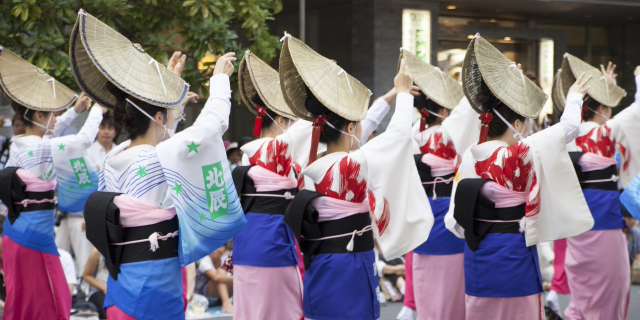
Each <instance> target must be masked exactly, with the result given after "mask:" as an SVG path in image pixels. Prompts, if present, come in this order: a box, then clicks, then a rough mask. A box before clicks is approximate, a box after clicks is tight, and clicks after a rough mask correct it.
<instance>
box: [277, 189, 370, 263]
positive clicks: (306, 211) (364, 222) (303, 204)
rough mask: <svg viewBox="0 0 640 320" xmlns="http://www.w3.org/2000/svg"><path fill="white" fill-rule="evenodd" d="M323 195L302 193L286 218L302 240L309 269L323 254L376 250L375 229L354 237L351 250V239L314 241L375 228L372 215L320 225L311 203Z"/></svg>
mask: <svg viewBox="0 0 640 320" xmlns="http://www.w3.org/2000/svg"><path fill="white" fill-rule="evenodd" d="M325 196H326V195H325V194H323V193H317V192H313V191H309V190H301V191H300V192H298V194H297V195H296V197H295V199H293V201H292V202H291V204H290V205H289V207H288V208H287V211H286V213H285V216H284V221H285V222H286V223H287V224H288V225H289V227H290V228H291V230H292V231H293V234H294V235H295V236H296V238H297V240H298V244H299V245H300V249H301V251H302V252H303V253H304V255H303V257H304V265H305V268H308V267H309V264H310V263H311V261H312V260H313V258H314V257H315V256H316V255H317V254H320V253H350V252H361V251H368V250H371V249H373V233H372V231H371V230H369V231H367V232H365V233H364V234H362V235H361V236H358V235H356V236H355V237H353V250H352V251H348V250H347V244H348V243H349V242H350V241H351V237H350V236H343V237H336V238H333V239H325V240H320V241H313V240H311V239H320V238H323V237H330V236H334V235H342V234H346V233H350V232H353V231H354V230H362V229H363V228H364V227H366V226H370V225H371V216H370V215H369V212H363V213H357V214H354V215H351V216H348V217H345V218H342V219H338V220H331V221H324V222H318V211H317V210H316V208H314V207H313V206H312V205H311V201H312V200H313V199H315V198H318V197H325Z"/></svg>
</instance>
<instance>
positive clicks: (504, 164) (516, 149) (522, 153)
mask: <svg viewBox="0 0 640 320" xmlns="http://www.w3.org/2000/svg"><path fill="white" fill-rule="evenodd" d="M475 169H476V174H477V175H479V176H480V177H481V178H484V179H491V180H493V181H494V182H495V183H497V184H499V185H500V186H503V187H506V188H509V189H511V190H514V191H520V192H528V195H527V201H526V206H525V207H526V208H525V212H526V216H527V217H531V216H535V215H536V214H538V213H539V212H540V186H539V185H538V178H537V176H536V173H535V170H534V168H533V159H532V157H531V154H530V153H529V146H528V145H526V144H525V143H521V142H519V143H516V144H513V145H510V146H508V147H500V148H498V149H496V150H495V151H494V152H493V154H491V156H490V157H489V158H487V159H485V160H481V161H477V162H476V165H475Z"/></svg>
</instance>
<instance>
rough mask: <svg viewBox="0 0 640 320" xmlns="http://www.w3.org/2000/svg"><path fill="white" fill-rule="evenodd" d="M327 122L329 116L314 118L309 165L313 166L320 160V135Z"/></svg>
mask: <svg viewBox="0 0 640 320" xmlns="http://www.w3.org/2000/svg"><path fill="white" fill-rule="evenodd" d="M325 122H327V116H326V115H324V114H322V115H319V116H313V131H312V133H311V150H310V151H309V164H312V163H313V162H314V161H316V159H317V158H318V144H319V143H320V133H321V132H322V125H323V124H324V123H325Z"/></svg>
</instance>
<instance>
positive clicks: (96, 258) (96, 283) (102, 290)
mask: <svg viewBox="0 0 640 320" xmlns="http://www.w3.org/2000/svg"><path fill="white" fill-rule="evenodd" d="M108 277H109V270H107V266H106V265H105V263H104V258H103V257H102V255H101V254H100V252H98V249H96V248H93V250H91V253H90V254H89V259H88V260H87V263H86V265H85V267H84V272H83V273H82V278H83V279H84V281H86V282H87V283H88V284H89V285H90V286H91V289H90V290H89V301H90V302H92V303H93V304H94V305H95V306H96V308H97V309H98V315H99V317H100V319H106V318H107V314H106V312H105V311H104V308H103V305H104V297H105V294H106V293H107V278H108Z"/></svg>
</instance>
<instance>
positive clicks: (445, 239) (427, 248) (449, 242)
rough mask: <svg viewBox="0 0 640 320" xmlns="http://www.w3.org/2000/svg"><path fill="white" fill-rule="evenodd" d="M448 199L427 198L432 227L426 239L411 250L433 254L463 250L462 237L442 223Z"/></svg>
mask: <svg viewBox="0 0 640 320" xmlns="http://www.w3.org/2000/svg"><path fill="white" fill-rule="evenodd" d="M450 201H451V197H438V199H436V200H433V199H432V198H429V203H431V210H432V211H433V218H434V222H433V227H432V228H431V232H430V233H429V238H428V239H427V241H425V242H424V243H423V244H421V245H420V246H418V247H417V248H415V249H414V250H413V252H415V253H419V254H433V255H445V254H457V253H462V252H464V239H460V238H458V237H456V236H455V235H454V234H453V233H451V231H449V230H448V229H447V228H446V227H445V225H444V216H445V215H446V214H447V211H449V203H450Z"/></svg>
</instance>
